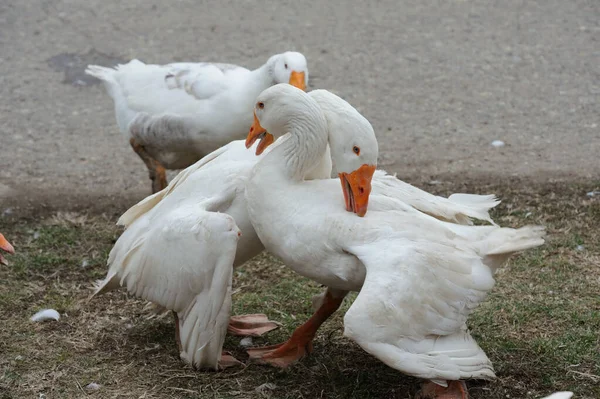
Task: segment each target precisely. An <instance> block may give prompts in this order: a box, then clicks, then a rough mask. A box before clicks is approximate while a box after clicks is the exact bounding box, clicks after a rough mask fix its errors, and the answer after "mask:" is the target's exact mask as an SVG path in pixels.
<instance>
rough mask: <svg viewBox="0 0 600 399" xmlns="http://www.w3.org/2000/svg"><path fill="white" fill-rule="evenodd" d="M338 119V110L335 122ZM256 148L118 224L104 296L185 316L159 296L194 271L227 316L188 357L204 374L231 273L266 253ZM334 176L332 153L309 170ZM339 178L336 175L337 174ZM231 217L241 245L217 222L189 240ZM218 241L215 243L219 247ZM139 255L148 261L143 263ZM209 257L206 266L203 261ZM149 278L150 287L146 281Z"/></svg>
mask: <svg viewBox="0 0 600 399" xmlns="http://www.w3.org/2000/svg"><path fill="white" fill-rule="evenodd" d="M319 92H320V91H315V92H311V93H309V95H311V96H313V93H315V97H316V98H317V99H319V98H320V96H319ZM324 104H325V103H324ZM325 105H326V104H325ZM354 112H355V114H348V115H346V116H347V117H348V119H349V120H350V121H352V120H354V121H355V122H359V118H358V117H360V118H362V116H360V114H358V113H356V111H354ZM334 114H335V113H334V112H333V111H332V114H331V116H332V118H333V116H334ZM363 119H364V118H363ZM364 127H368V128H369V129H371V127H370V124H369V125H368V126H361V128H364ZM330 129H331V131H330V132H329V134H330V137H331V138H332V139H333V140H334V141H335V140H337V139H338V137H340V136H342V137H343V136H344V135H345V134H346V132H345V130H344V129H343V126H339V125H336V124H331V125H330ZM367 133H370V134H372V135H373V140H374V134H373V133H372V129H371V131H369V132H367ZM255 148H256V146H254V147H253V148H252V149H249V150H247V149H246V147H245V145H244V142H243V141H233V142H231V143H229V144H228V145H226V146H224V147H222V148H220V149H218V150H216V151H214V152H213V153H211V154H209V155H207V156H206V157H204V158H203V159H202V160H200V161H198V162H197V163H196V164H194V165H192V166H190V167H188V168H187V169H185V170H183V171H182V172H181V173H180V174H179V175H178V176H177V177H176V178H175V179H174V180H173V181H172V182H171V183H170V184H169V186H168V187H167V188H166V189H165V190H162V191H160V192H158V193H156V194H154V195H151V196H149V197H147V198H146V199H144V200H142V201H140V203H138V204H137V205H135V206H133V207H132V208H131V209H129V210H128V211H127V212H126V213H125V214H124V215H123V216H122V217H121V218H120V220H119V224H121V225H123V226H125V227H126V228H127V230H126V231H125V233H124V234H123V235H122V236H121V237H120V238H119V240H118V241H117V243H116V244H115V246H114V248H113V250H112V252H111V256H110V258H109V266H110V267H109V271H108V274H107V277H106V278H105V280H104V281H103V282H102V283H101V284H100V289H99V292H103V291H105V290H107V289H113V288H117V287H119V286H121V285H123V286H126V287H127V288H128V290H129V292H130V293H132V294H134V295H137V296H141V297H143V298H145V299H149V300H151V301H153V302H155V303H156V304H159V305H160V306H162V307H165V308H167V309H171V310H173V311H175V312H176V313H182V312H184V309H183V310H182V308H181V306H179V307H174V306H173V304H172V302H171V299H170V297H169V296H162V297H157V296H156V295H154V294H153V292H154V291H159V292H163V291H165V285H164V281H163V278H164V275H163V272H165V271H167V270H166V269H169V270H168V272H169V273H170V274H169V275H168V276H169V280H171V281H173V282H175V283H176V282H177V281H179V280H178V279H182V281H183V280H189V279H191V278H193V276H192V275H190V274H189V273H187V272H186V271H187V270H189V271H192V270H193V271H195V272H194V273H195V276H196V277H195V280H194V282H195V284H196V285H197V286H198V287H200V286H201V287H202V290H201V291H198V290H195V291H194V292H196V293H197V294H196V296H198V295H200V294H202V298H203V300H205V301H207V302H214V303H217V304H218V305H219V306H220V308H219V309H220V311H221V312H222V313H223V316H222V317H220V318H219V320H220V323H221V325H220V328H219V329H217V330H215V331H214V332H213V337H215V338H214V343H211V344H210V345H206V348H207V349H205V350H203V351H200V352H197V354H198V357H197V359H196V360H195V361H194V359H192V356H191V355H190V353H191V352H190V351H189V350H188V352H190V353H186V351H185V350H184V351H183V354H182V356H183V358H184V359H185V360H186V361H189V362H190V363H193V364H195V365H196V366H198V367H212V366H213V364H214V362H215V361H216V360H218V358H219V355H220V353H221V352H220V346H221V345H222V342H223V340H222V337H224V331H225V330H224V329H225V328H226V324H227V323H226V320H227V317H226V315H228V314H229V313H228V312H229V303H230V298H229V294H228V290H229V289H230V284H231V282H230V278H231V270H232V266H233V267H236V266H238V265H241V264H243V263H244V262H245V261H247V260H249V259H251V258H252V257H254V256H255V255H256V254H258V253H259V252H261V251H262V250H263V249H264V246H263V245H262V243H261V241H260V240H259V238H258V236H257V234H256V232H255V230H254V228H253V226H252V224H251V223H250V219H249V216H248V213H247V210H246V197H245V195H244V189H245V183H246V180H247V179H248V177H249V176H250V173H251V171H252V168H253V167H254V165H255V164H256V163H257V162H259V160H260V159H261V158H262V156H256V155H255V154H254V150H255ZM339 163H340V161H339V160H338V164H339ZM331 169H332V159H331V157H330V155H329V151H328V150H326V151H325V153H324V154H323V156H322V157H321V158H320V160H319V162H317V163H316V166H315V167H314V168H313V169H311V170H310V172H309V173H308V175H307V176H306V179H307V180H310V179H322V178H327V177H329V176H330V174H331ZM334 173H335V174H337V171H334ZM385 178H386V179H389V178H391V177H385ZM393 179H394V180H396V181H398V180H397V179H395V178H393ZM398 182H400V181H398ZM400 184H402V185H404V186H407V187H409V190H412V192H413V193H417V194H418V193H419V192H421V193H422V194H421V196H420V197H419V195H417V194H415V195H413V196H412V197H411V198H413V199H415V201H413V203H414V204H415V205H417V206H421V205H419V203H425V202H424V201H422V200H419V198H427V196H431V195H430V194H427V193H425V192H423V191H421V190H419V189H416V188H414V187H412V186H410V185H408V184H406V183H402V182H400ZM431 197H433V198H434V201H433V202H431V201H430V202H431V203H433V204H434V205H435V206H437V209H440V210H441V212H443V213H440V215H438V217H444V216H446V215H453V212H462V210H461V208H456V206H455V205H452V206H454V207H455V208H449V207H448V206H447V205H446V204H445V203H444V201H447V200H446V199H443V198H441V197H434V196H431ZM473 197H478V196H473ZM438 199H439V200H438ZM435 201H437V202H435ZM287 205H293V204H283V205H282V206H287ZM278 206H279V205H278ZM431 209H434V208H431ZM216 212H221V214H216ZM225 214H226V215H229V216H231V217H232V218H233V220H234V221H235V224H236V225H237V228H239V230H240V231H241V237H240V238H239V241H238V242H237V245H233V244H231V245H220V244H219V239H220V238H219V237H220V236H219V234H221V233H222V231H221V230H219V229H220V228H221V227H222V226H221V225H219V224H218V223H217V224H215V227H214V229H215V230H216V231H215V233H214V234H210V236H209V237H208V238H203V237H196V239H190V238H191V237H194V234H193V231H194V229H195V228H196V226H197V225H202V226H204V228H205V229H206V230H207V231H209V232H210V231H211V229H212V228H213V227H212V225H210V224H207V223H208V222H207V221H208V220H212V219H215V218H216V219H217V220H218V219H219V218H223V219H226V215H225ZM478 214H485V215H486V216H487V209H484V208H481V209H479V213H478ZM470 216H471V215H470ZM452 217H454V216H452ZM281 227H282V228H283V229H284V230H285V227H286V226H285V225H282V226H281ZM282 234H283V232H282ZM212 236H214V237H215V238H214V240H213V239H212ZM173 243H177V245H176V246H173ZM209 248H210V249H211V251H209V252H208V254H207V255H205V254H204V251H208V249H209ZM216 248H218V250H219V251H221V257H222V258H223V259H226V261H223V262H221V263H219V262H217V261H216V260H217V259H220V258H219V257H218V256H217V252H216ZM136 254H144V256H137V255H136ZM233 256H234V257H233ZM211 257H212V258H211ZM232 257H233V259H234V260H233V262H232V263H231V264H230V263H229V259H232ZM205 258H206V259H207V260H206V261H204V259H205ZM174 259H176V261H174ZM211 259H212V260H211ZM221 267H223V268H225V269H227V270H225V271H221V270H219V273H218V274H217V268H221ZM142 271H143V273H142ZM181 271H183V272H181ZM212 273H214V274H215V275H218V276H221V278H220V279H212V280H211V279H209V278H207V276H210V275H212ZM142 277H143V281H140V280H142ZM196 280H197V281H196ZM192 294H193V292H190V293H188V298H187V299H182V301H183V302H184V303H185V302H187V301H191V300H195V299H194V298H196V296H193V295H192ZM218 314H219V313H214V314H206V315H205V316H204V317H205V318H206V320H203V321H202V322H201V323H199V324H198V329H197V330H196V331H195V333H196V334H204V335H206V333H204V332H203V329H206V328H207V327H206V326H207V325H210V324H211V320H212V319H213V318H216V317H217V315H218ZM223 323H224V324H223ZM178 324H181V326H183V325H185V320H179V321H178ZM181 326H180V331H181V328H182V327H181ZM180 339H181V342H182V344H183V345H182V348H183V349H185V348H186V347H187V346H186V342H187V341H185V340H189V338H186V336H185V335H183V334H180ZM211 342H212V341H211ZM190 359H191V360H190Z"/></svg>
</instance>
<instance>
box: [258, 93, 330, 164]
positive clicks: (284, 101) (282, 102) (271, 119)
mask: <svg viewBox="0 0 600 399" xmlns="http://www.w3.org/2000/svg"><path fill="white" fill-rule="evenodd" d="M308 114H313V115H315V116H316V117H317V118H319V117H320V118H322V121H323V124H324V122H325V121H324V117H323V113H322V111H321V109H320V108H319V106H318V105H317V103H316V102H315V101H314V100H313V99H312V98H310V97H309V96H308V95H307V94H306V93H305V92H304V91H302V90H300V89H298V88H296V87H294V86H291V85H289V84H278V85H275V86H271V87H269V88H268V89H266V90H265V91H263V92H262V93H260V95H259V96H258V97H257V99H256V104H255V105H254V123H253V124H252V127H250V132H249V133H248V136H247V137H246V148H250V147H251V146H252V145H253V144H254V142H256V140H260V143H259V144H258V146H257V147H256V155H260V154H262V152H263V151H264V150H265V149H266V148H267V147H268V146H270V145H271V144H272V143H273V142H274V141H275V139H277V138H279V137H281V136H282V135H284V134H285V133H287V132H289V131H290V130H291V129H290V127H291V124H292V123H294V122H296V121H298V120H308V118H306V115H308Z"/></svg>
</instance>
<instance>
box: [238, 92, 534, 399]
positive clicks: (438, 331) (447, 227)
mask: <svg viewBox="0 0 600 399" xmlns="http://www.w3.org/2000/svg"><path fill="white" fill-rule="evenodd" d="M255 116H256V118H255V120H256V122H255V124H254V126H253V129H252V130H251V133H250V134H249V136H248V139H249V142H252V141H254V140H256V139H258V138H263V137H266V132H267V131H268V132H273V133H275V134H278V135H281V134H283V133H285V136H283V137H281V138H280V139H279V140H278V141H277V144H276V145H275V146H273V148H272V149H271V151H269V152H268V153H267V154H266V155H265V156H264V157H263V158H262V159H261V160H260V161H259V162H258V164H257V165H256V166H255V167H254V168H253V171H252V176H251V177H250V179H249V181H248V183H247V186H246V201H247V204H248V214H249V216H250V220H251V222H252V225H253V226H254V228H255V231H256V233H257V234H258V236H259V238H260V240H261V241H262V243H263V244H264V245H265V247H266V249H267V250H269V251H270V252H272V253H273V254H274V255H276V256H278V257H279V258H281V259H282V260H283V261H284V262H285V263H286V265H287V266H289V267H291V268H292V269H294V270H295V271H297V272H298V273H300V274H302V275H304V276H305V277H308V278H311V279H313V280H315V281H317V282H319V283H321V284H324V285H326V286H328V287H330V288H332V289H335V290H338V291H348V290H355V291H360V293H359V295H358V297H357V299H356V301H355V302H354V303H353V305H352V307H351V308H350V309H349V310H348V312H347V313H346V315H345V317H344V325H345V331H344V334H345V335H346V336H348V337H350V338H352V339H353V340H355V341H356V342H357V343H358V344H359V345H360V346H361V347H362V348H363V349H365V350H366V351H367V352H369V353H371V354H373V355H374V356H376V357H378V358H379V359H380V360H382V361H383V362H384V363H386V364H387V365H389V366H391V367H393V368H395V369H398V370H400V371H402V372H404V373H406V374H409V375H413V376H417V377H420V378H424V379H428V380H432V382H430V383H428V384H427V385H426V387H429V386H434V387H435V386H441V387H443V386H444V385H448V387H447V388H445V389H444V392H441V393H440V392H435V393H434V395H435V397H438V398H440V397H443V395H446V394H458V395H460V397H463V398H466V397H467V396H466V387H465V385H464V383H463V382H459V381H458V380H461V379H466V378H482V379H490V378H494V377H495V375H494V372H493V368H492V365H491V362H490V361H489V359H488V358H487V356H486V355H485V353H484V352H483V351H482V350H481V348H480V347H479V346H478V345H477V343H476V342H475V341H474V340H473V338H472V337H471V336H470V334H469V332H468V330H467V328H466V320H467V317H468V315H469V314H470V312H471V311H472V310H473V309H474V308H475V307H476V306H477V305H478V303H479V302H481V301H482V300H483V299H484V298H485V296H486V293H487V292H488V291H489V290H490V289H491V288H492V287H493V285H494V279H493V276H492V275H493V271H494V270H495V269H496V268H497V267H498V266H500V265H501V264H502V263H503V262H504V261H505V260H506V259H507V258H508V257H509V256H510V255H511V254H512V253H514V252H516V251H520V250H524V249H528V248H532V247H536V246H539V245H541V244H543V242H544V240H543V239H542V236H543V228H540V227H525V228H521V229H516V230H515V229H508V228H500V227H496V226H481V227H473V226H460V225H455V224H451V223H447V222H443V221H440V220H438V219H435V218H433V217H430V216H428V215H425V214H423V213H421V212H419V211H416V210H415V209H414V208H412V207H410V206H407V205H406V204H402V203H401V202H400V201H397V200H394V199H390V198H385V197H383V196H377V195H375V196H374V197H372V198H371V199H370V200H368V196H369V191H370V179H369V174H370V175H372V174H373V172H374V162H375V161H376V155H375V156H374V157H373V156H372V154H365V153H364V152H361V153H360V154H357V156H356V160H357V161H356V163H357V165H358V166H357V167H356V166H355V167H353V169H351V170H348V171H344V170H342V171H341V173H342V175H341V180H342V187H343V191H344V196H345V197H346V204H345V205H346V206H349V207H350V208H352V210H353V211H355V212H359V213H362V209H361V204H366V203H368V202H371V207H370V211H369V214H368V216H367V217H364V218H361V217H356V216H355V215H352V214H350V213H347V212H345V211H344V203H343V201H342V196H341V195H340V194H339V183H338V182H337V181H335V180H333V179H323V180H312V181H305V180H304V175H305V174H306V172H307V171H308V170H309V168H310V165H313V164H314V163H315V162H317V161H318V159H319V158H320V157H321V156H322V154H323V152H324V151H325V149H326V146H327V122H326V120H325V117H324V116H323V113H322V111H321V110H320V108H319V106H318V104H317V103H316V102H315V101H314V100H313V99H312V98H311V97H310V96H308V95H307V94H305V93H303V92H302V91H300V90H298V89H295V88H293V87H291V86H289V85H277V86H274V87H271V88H269V89H267V90H265V91H264V92H263V93H261V94H260V95H259V96H258V99H257V105H256V107H255ZM261 125H262V126H264V127H265V128H263V127H262V126H261ZM265 129H266V130H265ZM349 133H350V134H351V132H349ZM353 141H354V140H349V141H348V143H349V144H348V145H349V146H353ZM349 152H353V149H352V148H351V149H349ZM365 160H366V161H367V162H364V161H365ZM346 174H348V175H351V178H352V179H348V177H347V176H346ZM349 180H352V181H355V182H358V183H357V184H355V185H353V184H349V182H348V181H349ZM365 198H366V199H365ZM390 201H392V202H396V203H397V204H396V209H395V210H391V209H392V207H391V206H390ZM378 209H383V210H378ZM335 302H336V301H335V298H331V297H328V296H325V298H324V301H323V304H322V306H321V308H320V309H319V310H318V311H317V312H316V314H315V315H314V316H313V317H311V319H310V320H309V321H308V322H307V323H306V324H305V325H303V326H302V327H300V328H299V329H297V330H296V331H295V332H294V334H293V335H292V337H291V338H290V340H289V341H288V342H286V343H285V344H283V345H282V346H280V347H279V348H277V349H276V350H275V351H273V352H268V354H270V355H273V354H274V353H276V354H277V356H275V357H274V356H271V361H272V363H275V361H276V359H279V360H280V362H281V365H286V364H289V363H290V362H291V361H294V360H295V359H297V358H298V354H299V353H302V352H303V351H304V348H306V347H307V346H309V345H310V342H311V340H312V336H311V335H314V332H313V331H314V329H315V326H316V327H318V325H319V324H320V323H322V320H323V316H327V313H328V311H329V310H330V308H331V307H332V306H336V304H335ZM332 304H333V305H332ZM321 310H322V311H321ZM447 381H450V383H449V384H448V383H447Z"/></svg>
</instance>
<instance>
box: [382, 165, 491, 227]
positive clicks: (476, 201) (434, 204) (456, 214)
mask: <svg viewBox="0 0 600 399" xmlns="http://www.w3.org/2000/svg"><path fill="white" fill-rule="evenodd" d="M372 186H373V192H374V193H375V194H377V195H385V196H389V197H392V198H394V199H398V200H400V201H403V202H405V203H407V204H408V205H410V206H412V207H414V208H415V209H418V210H419V211H421V212H423V213H426V214H428V215H430V216H433V217H435V218H438V219H441V220H444V221H447V222H453V223H458V224H466V225H470V224H472V221H471V219H479V220H485V221H487V222H490V223H492V224H495V223H494V221H493V220H492V219H491V217H490V214H489V210H490V209H492V208H493V207H495V206H496V205H498V204H499V203H500V201H498V200H497V199H496V197H495V196H494V195H476V194H452V195H451V196H450V197H449V198H444V197H440V196H437V195H433V194H430V193H428V192H426V191H424V190H421V189H420V188H417V187H415V186H412V185H410V184H408V183H405V182H403V181H402V180H400V179H398V178H396V176H393V175H389V174H387V172H385V171H384V170H377V171H376V172H375V175H374V177H373V181H372Z"/></svg>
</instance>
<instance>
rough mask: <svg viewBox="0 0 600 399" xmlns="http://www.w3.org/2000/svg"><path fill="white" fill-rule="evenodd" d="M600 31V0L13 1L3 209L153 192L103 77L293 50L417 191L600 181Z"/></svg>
mask: <svg viewBox="0 0 600 399" xmlns="http://www.w3.org/2000/svg"><path fill="white" fill-rule="evenodd" d="M599 17H600V3H599V2H597V1H594V0H588V1H582V0H580V1H569V2H566V1H561V0H538V1H507V2H500V1H496V2H490V1H485V0H474V1H470V0H453V1H420V0H412V1H397V0H388V1H378V2H376V3H372V2H363V1H348V2H345V1H340V0H337V1H328V2H323V4H318V3H311V2H303V1H277V2H267V1H244V2H237V1H233V0H226V1H220V2H214V3H211V4H210V5H208V4H205V3H203V2H197V1H191V0H189V1H177V2H172V3H168V4H167V3H161V2H148V1H141V0H132V1H128V2H126V3H123V2H120V1H116V0H108V1H107V0H102V1H100V0H91V1H86V2H72V1H67V0H50V1H22V2H2V3H1V4H0V43H1V48H2V53H1V57H0V68H1V70H2V74H1V76H0V98H1V100H0V126H1V128H0V129H1V130H0V132H1V133H0V135H1V144H0V201H1V202H0V206H1V205H5V207H6V206H8V204H11V205H14V204H16V205H18V206H21V207H23V206H24V204H29V206H30V207H32V208H36V209H37V208H39V207H40V206H41V205H42V204H46V205H48V204H53V205H57V206H58V207H60V208H71V207H74V206H77V205H85V206H88V205H93V206H95V207H97V208H99V209H100V210H102V209H103V207H104V206H105V205H107V206H108V205H114V204H120V205H121V209H122V208H123V207H126V206H128V205H131V204H132V203H133V202H134V201H136V200H138V199H140V198H142V197H143V196H145V195H146V194H148V192H149V182H148V181H147V176H146V170H145V168H144V166H143V165H142V163H141V161H140V160H139V159H138V158H137V156H136V155H135V154H134V153H133V151H132V150H131V149H130V148H129V145H128V143H127V142H126V140H124V138H123V137H122V136H121V135H120V134H119V133H118V130H117V127H116V123H115V120H114V115H113V106H112V102H111V100H110V98H109V97H108V95H107V94H106V93H105V91H104V89H103V87H102V86H101V85H98V84H91V83H92V81H91V80H89V79H85V77H84V75H83V74H82V72H83V68H84V67H85V64H87V63H88V62H93V63H100V64H105V65H111V64H114V63H116V62H117V61H118V60H122V61H127V60H129V59H131V58H139V59H141V60H143V61H145V62H150V63H167V62H172V61H183V60H190V61H194V60H215V61H227V62H233V63H239V64H242V65H245V66H248V67H257V66H259V65H261V64H262V63H263V62H264V61H265V60H266V59H267V58H268V56H270V55H271V54H274V53H277V52H281V51H285V50H292V49H293V50H297V51H301V52H303V53H304V54H305V55H306V56H307V59H308V61H309V68H310V72H311V82H310V87H309V88H327V89H331V90H333V91H335V92H337V93H338V94H340V95H342V96H343V97H344V98H346V99H347V100H348V101H350V102H351V103H352V104H353V105H354V106H356V107H357V108H358V109H359V110H360V111H361V112H362V113H363V114H364V115H365V116H366V117H367V118H368V119H369V120H370V121H371V123H372V124H373V126H374V127H375V131H376V132H377V134H378V138H379V141H380V148H381V156H380V164H381V166H383V167H385V168H386V169H388V170H390V171H394V172H398V173H399V174H400V175H401V176H403V177H404V178H407V179H409V180H411V181H414V182H427V181H430V180H441V181H454V182H456V181H463V180H468V179H474V178H483V179H484V180H486V181H488V180H490V179H498V178H510V177H512V176H520V177H522V178H525V179H526V180H527V179H532V180H536V181H543V180H548V179H556V178H560V179H565V178H566V179H578V180H579V179H581V180H584V181H586V180H589V179H590V178H597V177H598V175H599V174H600V173H599V172H600V157H599V156H598V153H600V112H599V109H598V98H599V96H600V50H599V49H600V25H599V21H600V18H599ZM493 140H502V141H504V142H505V143H506V145H505V146H504V147H502V148H494V147H492V146H491V145H490V143H491V142H492V141H493ZM10 198H12V200H10Z"/></svg>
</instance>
